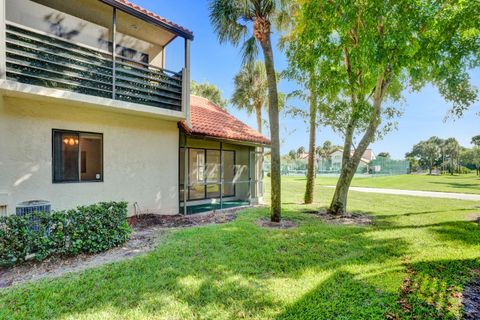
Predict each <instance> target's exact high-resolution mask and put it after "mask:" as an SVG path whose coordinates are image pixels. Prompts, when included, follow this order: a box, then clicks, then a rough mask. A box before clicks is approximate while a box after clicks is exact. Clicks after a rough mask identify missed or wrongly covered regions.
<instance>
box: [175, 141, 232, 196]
mask: <svg viewBox="0 0 480 320" xmlns="http://www.w3.org/2000/svg"><path fill="white" fill-rule="evenodd" d="M184 150H185V149H184V148H180V154H179V158H180V172H179V174H180V201H183V190H184V184H183V183H182V181H183V179H184V174H185V169H186V170H187V172H188V186H189V187H188V189H187V190H188V192H187V193H188V195H187V200H203V199H214V198H220V192H221V191H220V182H221V181H220V179H223V184H224V185H223V190H222V196H223V197H233V196H235V185H234V178H235V151H223V152H222V166H220V150H213V149H193V148H187V157H188V158H187V166H186V167H185V159H184V158H185V157H184V155H185V151H184Z"/></svg>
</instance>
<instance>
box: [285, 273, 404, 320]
mask: <svg viewBox="0 0 480 320" xmlns="http://www.w3.org/2000/svg"><path fill="white" fill-rule="evenodd" d="M396 300H397V295H396V294H395V293H388V292H384V291H382V290H381V289H380V288H377V287H374V286H372V285H371V284H370V283H368V282H367V281H364V280H357V279H356V278H355V276H354V275H353V274H351V273H349V272H336V273H334V274H333V275H331V276H330V277H329V278H328V279H327V280H325V281H324V282H322V283H321V284H320V285H318V286H317V287H316V288H315V289H313V290H311V291H310V292H308V293H307V294H305V295H304V296H303V297H302V298H300V299H298V300H297V301H296V302H295V303H293V304H292V305H290V306H288V307H287V308H286V309H285V311H284V312H282V313H281V314H280V315H279V316H278V317H277V318H276V319H278V320H280V319H281V320H286V319H312V320H314V319H319V320H320V319H385V314H386V313H387V312H389V311H390V310H394V309H395V308H396V306H395V305H396Z"/></svg>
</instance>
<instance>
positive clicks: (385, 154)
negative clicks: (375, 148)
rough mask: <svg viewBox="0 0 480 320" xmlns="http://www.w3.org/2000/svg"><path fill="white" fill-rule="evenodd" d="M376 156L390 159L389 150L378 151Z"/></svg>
mask: <svg viewBox="0 0 480 320" xmlns="http://www.w3.org/2000/svg"><path fill="white" fill-rule="evenodd" d="M377 156H378V157H379V158H385V159H390V152H380V153H379V154H378V155H377Z"/></svg>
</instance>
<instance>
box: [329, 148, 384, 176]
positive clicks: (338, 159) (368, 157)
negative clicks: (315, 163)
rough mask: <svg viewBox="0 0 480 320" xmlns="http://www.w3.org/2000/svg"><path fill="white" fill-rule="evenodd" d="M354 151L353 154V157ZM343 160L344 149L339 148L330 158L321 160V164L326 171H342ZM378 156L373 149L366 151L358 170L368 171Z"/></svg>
mask: <svg viewBox="0 0 480 320" xmlns="http://www.w3.org/2000/svg"><path fill="white" fill-rule="evenodd" d="M353 153H354V151H352V152H351V154H352V155H353ZM342 159H343V149H341V148H338V149H336V150H335V151H333V152H332V153H330V157H329V158H328V159H325V158H321V159H320V163H321V167H323V168H324V169H326V171H340V169H341V168H342ZM375 159H376V156H375V153H374V152H373V151H372V150H371V149H367V150H365V152H364V153H363V156H362V158H361V159H360V164H359V165H358V170H357V171H360V172H364V171H367V168H368V164H369V163H370V162H371V161H372V160H375Z"/></svg>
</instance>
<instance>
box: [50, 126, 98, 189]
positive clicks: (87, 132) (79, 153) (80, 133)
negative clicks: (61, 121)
mask: <svg viewBox="0 0 480 320" xmlns="http://www.w3.org/2000/svg"><path fill="white" fill-rule="evenodd" d="M55 133H66V134H72V135H74V134H75V135H77V136H78V138H79V141H80V139H81V137H82V134H84V135H98V136H100V138H101V139H100V140H101V143H100V147H101V161H102V165H101V169H102V172H101V178H100V179H96V180H82V172H81V170H82V169H81V161H82V160H81V159H82V158H81V152H82V151H81V150H80V142H79V144H78V145H79V147H78V180H57V179H55V164H56V162H55ZM104 158H105V155H104V143H103V133H101V132H91V131H79V130H67V129H52V183H53V184H68V183H98V182H104V172H105V171H104Z"/></svg>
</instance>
